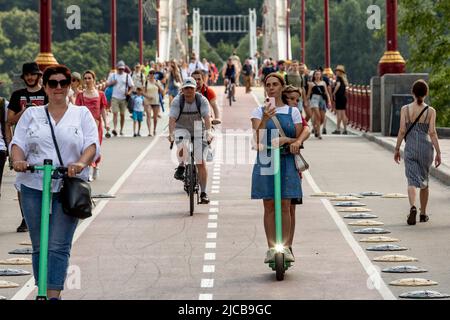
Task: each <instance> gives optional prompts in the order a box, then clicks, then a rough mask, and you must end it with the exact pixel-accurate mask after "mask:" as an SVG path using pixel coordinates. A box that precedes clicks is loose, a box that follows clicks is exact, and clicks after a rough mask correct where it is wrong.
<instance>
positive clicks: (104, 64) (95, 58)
mask: <svg viewBox="0 0 450 320" xmlns="http://www.w3.org/2000/svg"><path fill="white" fill-rule="evenodd" d="M110 47H111V45H110V36H109V34H96V33H93V32H86V33H82V34H81V35H80V36H79V37H77V38H75V39H73V40H67V41H64V42H57V43H55V44H54V48H53V53H54V55H55V57H56V59H57V60H58V62H59V63H62V64H65V65H67V66H68V67H69V68H70V69H71V70H73V71H77V72H80V73H82V72H83V71H85V70H86V69H91V70H93V71H95V73H96V74H97V77H99V78H102V77H105V76H106V75H107V74H108V72H109V70H110V62H109V61H110V60H109V50H110Z"/></svg>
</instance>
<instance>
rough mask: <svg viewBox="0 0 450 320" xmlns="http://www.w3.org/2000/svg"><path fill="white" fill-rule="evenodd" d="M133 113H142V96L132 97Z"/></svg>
mask: <svg viewBox="0 0 450 320" xmlns="http://www.w3.org/2000/svg"><path fill="white" fill-rule="evenodd" d="M133 111H136V112H144V96H136V97H134V105H133Z"/></svg>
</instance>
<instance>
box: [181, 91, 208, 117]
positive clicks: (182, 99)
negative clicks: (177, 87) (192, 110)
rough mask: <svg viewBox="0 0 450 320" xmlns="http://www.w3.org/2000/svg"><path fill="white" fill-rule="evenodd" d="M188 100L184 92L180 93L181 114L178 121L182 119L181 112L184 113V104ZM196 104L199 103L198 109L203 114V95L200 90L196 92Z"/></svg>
mask: <svg viewBox="0 0 450 320" xmlns="http://www.w3.org/2000/svg"><path fill="white" fill-rule="evenodd" d="M185 102H186V100H185V98H184V94H180V114H179V115H178V118H177V120H176V121H178V120H180V118H181V114H182V113H183V109H184V104H185ZM195 104H196V105H197V111H198V113H200V114H201V112H200V108H201V106H202V95H201V94H200V93H198V92H196V93H195Z"/></svg>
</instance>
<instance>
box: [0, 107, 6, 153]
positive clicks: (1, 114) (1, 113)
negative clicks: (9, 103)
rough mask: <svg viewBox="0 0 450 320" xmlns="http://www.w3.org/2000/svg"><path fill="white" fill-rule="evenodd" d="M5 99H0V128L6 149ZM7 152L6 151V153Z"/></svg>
mask: <svg viewBox="0 0 450 320" xmlns="http://www.w3.org/2000/svg"><path fill="white" fill-rule="evenodd" d="M5 112H6V110H5V99H4V98H0V127H1V132H2V136H3V140H4V141H5V146H6V148H8V144H7V143H6V117H5ZM6 152H8V151H6Z"/></svg>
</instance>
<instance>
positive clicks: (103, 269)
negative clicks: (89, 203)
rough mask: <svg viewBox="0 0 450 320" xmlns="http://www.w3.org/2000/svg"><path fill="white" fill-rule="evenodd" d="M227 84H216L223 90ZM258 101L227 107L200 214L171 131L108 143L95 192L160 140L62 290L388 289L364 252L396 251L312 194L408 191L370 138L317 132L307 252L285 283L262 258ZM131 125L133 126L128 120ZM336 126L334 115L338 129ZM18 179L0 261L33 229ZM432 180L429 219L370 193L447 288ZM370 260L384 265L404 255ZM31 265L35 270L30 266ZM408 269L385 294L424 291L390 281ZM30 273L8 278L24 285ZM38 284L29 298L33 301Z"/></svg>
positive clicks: (304, 231)
mask: <svg viewBox="0 0 450 320" xmlns="http://www.w3.org/2000/svg"><path fill="white" fill-rule="evenodd" d="M222 90H223V88H216V92H218V93H219V99H220V100H222V99H223V91H222ZM254 91H255V95H256V96H257V97H262V96H263V94H262V91H261V89H255V90H254ZM255 106H256V102H255V99H254V97H253V96H252V95H245V94H244V92H243V88H238V101H237V102H236V103H235V104H233V106H232V107H229V106H224V107H223V114H224V117H223V118H224V122H223V125H222V126H221V127H219V128H217V133H219V132H221V133H222V134H223V135H222V136H220V135H218V138H217V141H216V159H215V161H214V162H213V163H209V164H208V168H209V172H210V176H209V180H208V181H209V184H208V193H209V195H210V198H211V200H212V202H211V203H210V204H209V205H201V206H200V205H199V206H197V207H196V212H195V214H194V216H193V217H190V216H189V214H188V198H187V197H186V194H185V193H184V192H183V190H182V185H181V183H180V182H178V181H175V180H174V179H173V173H174V168H175V167H176V163H173V162H172V160H171V155H170V153H169V152H168V151H169V149H168V147H169V146H168V142H167V140H166V138H165V137H164V136H161V137H158V138H148V137H145V138H144V137H143V138H115V139H109V140H106V141H105V143H104V146H103V153H104V155H105V157H104V163H103V165H102V171H101V176H100V179H99V180H98V181H95V182H94V183H93V188H94V193H97V192H98V193H105V192H108V190H110V189H111V187H112V186H113V185H114V184H115V183H116V182H117V180H118V179H119V177H120V176H122V174H123V173H124V172H125V171H126V170H127V168H128V167H129V166H130V164H131V163H132V162H133V161H134V159H136V157H137V156H138V155H140V154H141V152H142V151H143V150H144V149H145V148H148V147H149V145H150V143H153V145H152V147H151V149H150V151H149V152H148V153H147V154H146V155H145V156H144V157H143V158H142V160H141V161H140V162H139V164H138V165H137V167H136V169H135V170H133V171H132V172H131V174H130V175H129V176H127V178H126V179H124V180H121V182H123V184H121V186H120V188H118V190H117V192H115V196H116V198H115V199H111V200H109V201H108V202H107V204H106V205H105V207H104V208H103V209H102V210H101V212H100V213H99V215H98V216H96V218H95V220H93V221H92V223H91V224H90V225H89V227H88V228H87V229H86V230H85V231H84V233H82V234H81V236H80V238H79V239H78V240H77V241H76V242H75V243H74V247H73V250H72V256H71V261H70V264H71V265H72V266H76V267H77V268H78V270H79V271H80V272H81V273H80V278H79V280H80V287H79V288H67V290H65V291H64V294H63V296H64V299H67V300H72V299H74V300H77V299H143V300H144V299H188V300H197V299H199V298H200V299H226V300H227V299H230V300H233V299H245V300H254V299H286V300H289V299H338V300H339V299H354V300H360V299H370V300H378V299H383V297H386V295H384V296H383V295H382V294H381V292H380V291H379V290H377V289H376V288H374V287H373V285H372V283H371V281H370V279H371V278H372V276H373V274H370V272H369V273H368V269H367V268H368V265H367V264H366V265H363V263H362V262H364V261H370V260H372V259H373V258H374V257H377V256H381V255H383V254H388V253H383V252H378V253H374V252H368V251H366V250H365V248H366V247H368V246H369V244H363V243H360V242H358V241H359V240H360V239H361V238H362V237H365V235H356V234H354V233H353V231H354V230H356V229H357V228H359V227H351V226H348V225H347V224H348V223H349V222H350V221H348V220H346V219H342V217H343V216H344V214H343V213H337V212H336V211H335V210H333V208H332V204H333V203H331V204H330V202H329V201H328V200H326V199H320V198H314V197H311V194H312V193H313V192H314V190H316V189H317V188H320V189H321V190H322V191H333V192H338V193H348V192H362V191H379V192H382V193H391V192H397V193H406V178H405V177H404V168H403V164H401V165H400V166H399V165H397V164H395V162H394V161H393V157H392V153H391V152H389V151H387V150H386V149H384V148H382V147H381V146H379V145H377V144H374V143H369V142H368V141H367V139H365V138H364V137H362V136H358V135H349V136H332V135H326V136H324V139H323V140H317V139H315V138H314V137H312V138H310V139H309V140H308V141H307V142H306V143H305V150H304V155H305V157H306V158H307V160H308V161H309V163H310V165H311V168H310V170H309V174H310V175H311V177H312V180H307V179H304V180H303V188H304V194H305V195H304V203H305V204H304V205H302V206H298V207H297V229H296V236H295V239H294V245H293V248H294V254H295V256H296V259H297V261H296V263H295V264H294V265H293V266H292V268H291V269H289V270H288V271H287V273H286V277H285V280H284V281H283V282H277V281H276V280H275V274H274V272H273V271H271V270H270V269H269V268H268V267H267V266H266V265H264V264H263V259H264V255H265V251H266V240H265V235H264V228H263V220H262V218H263V207H262V202H261V201H254V200H251V199H250V187H251V172H252V161H253V159H254V158H255V156H256V155H255V153H254V152H252V151H250V150H249V148H248V145H249V141H250V136H251V132H249V131H245V130H248V129H250V128H251V123H250V119H249V118H250V113H251V111H252V110H253V108H254V107H255ZM164 121H167V120H166V119H164ZM166 123H167V122H166ZM127 125H128V127H127V128H128V130H129V128H130V127H129V125H130V124H129V123H128V124H127ZM333 126H334V124H333V122H332V121H329V122H328V130H329V132H331V131H332V130H334V127H333ZM163 129H164V126H161V127H160V130H161V131H162V130H163ZM220 129H222V130H220ZM161 131H160V133H162V132H161ZM128 132H129V131H128ZM221 155H222V156H223V157H221ZM237 155H241V157H240V158H239V157H237ZM242 155H244V156H243V157H242ZM221 159H225V160H226V161H221ZM233 159H234V160H233ZM242 159H244V161H241V160H242ZM444 161H445V160H444ZM12 178H13V177H12V176H11V173H8V177H6V181H5V184H4V188H3V191H4V197H3V198H2V199H1V201H0V210H1V219H2V224H0V259H3V258H10V257H11V256H9V255H8V254H7V252H8V251H9V250H11V249H15V248H16V247H19V246H18V243H19V242H20V241H22V240H25V239H26V238H27V235H26V234H16V233H15V227H16V226H17V224H18V223H19V222H20V219H19V217H18V215H19V213H18V211H17V207H16V206H17V202H15V201H14V197H15V195H14V192H13V188H12V186H11V182H12ZM430 187H431V196H430V205H429V209H428V213H429V215H430V221H429V222H428V223H426V224H419V223H418V224H417V225H416V226H407V225H406V215H407V212H408V209H409V208H408V201H407V199H384V198H378V197H377V198H365V199H361V202H363V203H365V204H366V205H367V208H370V209H371V210H372V213H374V214H376V215H378V216H379V218H378V219H377V220H378V221H382V222H383V223H384V224H385V225H384V226H383V228H386V229H388V230H390V231H391V234H390V236H393V237H395V238H399V239H400V240H401V242H400V243H399V244H400V245H402V246H405V247H407V248H408V251H404V252H401V254H406V255H410V256H414V257H416V258H418V259H419V261H418V262H417V263H408V264H414V265H418V266H421V267H424V268H426V269H428V270H429V272H428V273H425V274H420V275H419V277H424V278H427V279H430V280H434V281H438V282H439V285H438V286H433V287H426V289H429V290H438V291H441V292H444V293H449V292H450V276H449V268H448V264H447V262H448V256H449V255H450V248H449V246H448V242H449V240H450V236H449V234H450V232H449V231H450V216H449V215H448V208H449V205H450V199H449V197H448V194H449V193H448V192H449V189H448V187H447V186H445V185H443V184H442V183H440V182H439V181H438V180H436V179H434V178H433V179H431V183H430ZM369 263H370V262H369ZM372 263H373V266H374V270H379V268H384V267H386V266H394V265H400V263H378V262H373V261H372ZM401 264H404V263H401ZM369 267H370V265H369ZM24 269H27V270H31V268H30V267H29V266H25V268H24ZM369 271H370V270H369ZM372 271H373V270H372ZM410 276H411V275H399V274H386V273H382V274H381V277H382V280H383V282H384V283H385V284H387V288H388V289H387V291H384V293H386V292H388V293H392V295H393V297H398V295H399V294H401V293H403V292H407V291H413V290H417V289H418V288H406V287H393V286H389V285H388V283H389V282H390V281H393V280H396V279H400V278H407V277H410ZM28 279H29V277H20V278H13V279H10V278H8V280H11V281H15V282H17V283H19V284H20V285H24V284H25V282H27V280H28ZM2 280H3V279H2ZM375 282H377V281H375ZM69 287H70V284H69ZM72 287H73V286H72ZM19 289H20V288H16V289H0V295H2V296H5V297H7V298H8V299H11V298H12V297H13V296H14V295H15V294H16V293H17V292H19ZM33 294H34V293H33V292H31V294H30V295H29V296H28V298H29V299H32V298H33Z"/></svg>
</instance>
